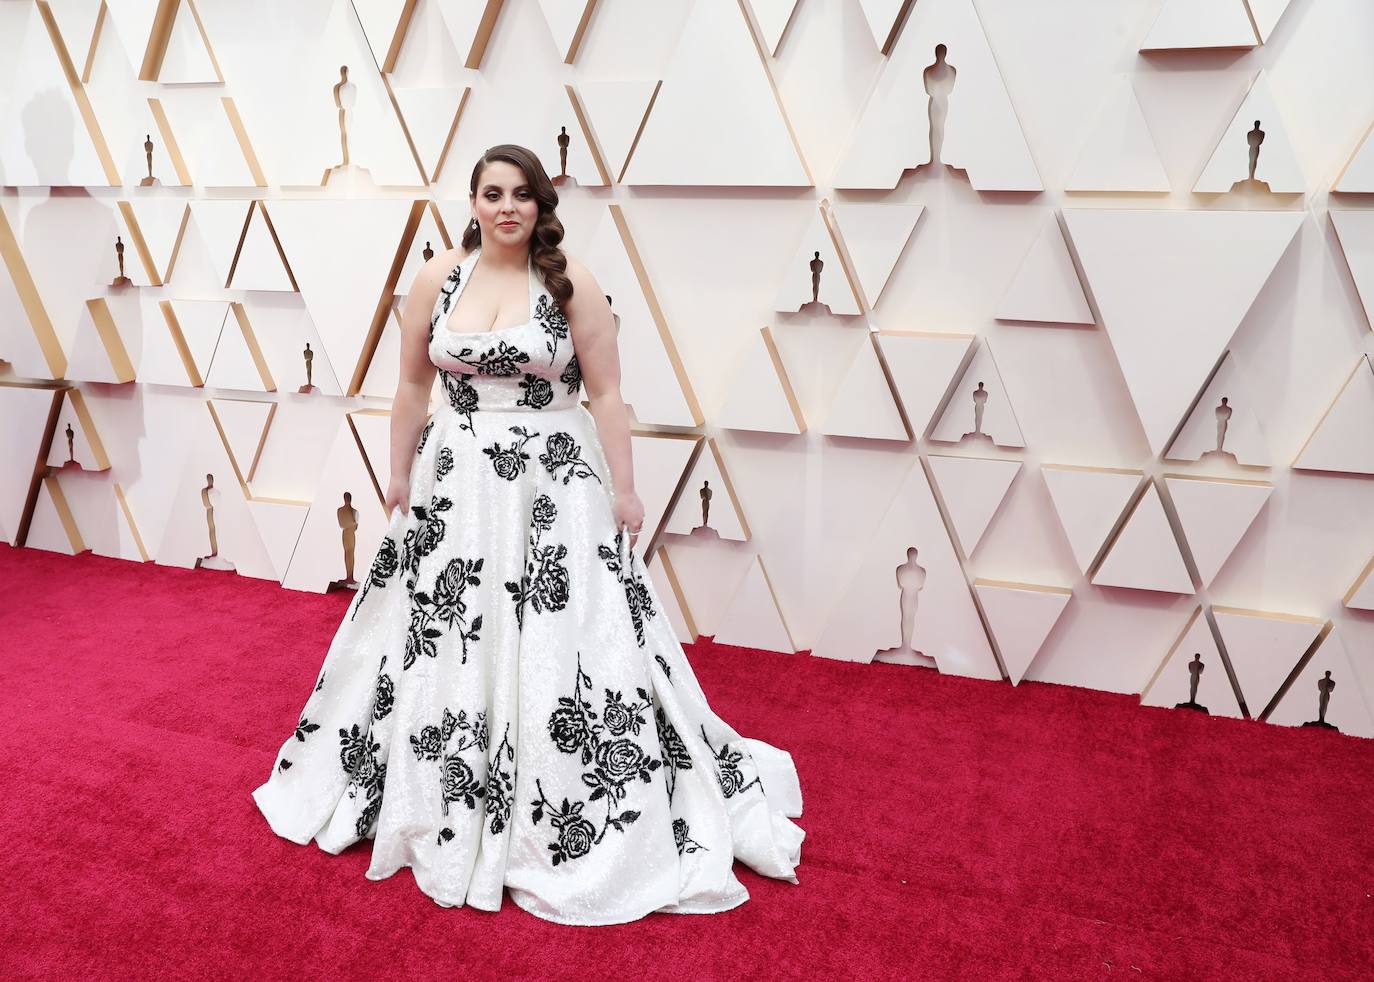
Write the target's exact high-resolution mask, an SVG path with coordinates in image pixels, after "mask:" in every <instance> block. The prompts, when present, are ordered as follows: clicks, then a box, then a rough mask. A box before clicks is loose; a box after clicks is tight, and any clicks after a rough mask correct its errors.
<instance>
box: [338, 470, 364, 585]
mask: <svg viewBox="0 0 1374 982" xmlns="http://www.w3.org/2000/svg"><path fill="white" fill-rule="evenodd" d="M337 514H338V517H339V529H340V536H339V538H340V543H341V545H342V546H343V561H344V578H343V579H342V580H337V581H335V583H333V584H331V586H334V585H337V586H341V587H343V588H344V589H346V590H356V589H358V587H359V585H360V584H359V583H358V581H357V580H355V579H354V578H353V561H354V558H355V554H356V552H357V546H358V509H356V508H354V507H353V493H352V492H351V491H345V492H344V494H343V504H342V505H340V506H339V509H338V512H337Z"/></svg>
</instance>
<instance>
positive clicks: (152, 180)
mask: <svg viewBox="0 0 1374 982" xmlns="http://www.w3.org/2000/svg"><path fill="white" fill-rule="evenodd" d="M143 156H145V157H147V158H148V176H147V177H145V178H144V179H143V180H141V181H139V182H138V186H139V187H141V188H150V187H153V186H154V185H157V184H159V183H161V182H160V181H158V179H157V178H156V177H154V176H153V134H151V133H145V134H144V139H143Z"/></svg>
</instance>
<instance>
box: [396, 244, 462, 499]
mask: <svg viewBox="0 0 1374 982" xmlns="http://www.w3.org/2000/svg"><path fill="white" fill-rule="evenodd" d="M461 259H462V250H461V249H459V250H453V249H450V250H446V251H445V252H442V253H439V254H438V255H436V256H435V257H434V258H433V259H430V260H429V261H428V262H426V263H425V264H424V265H423V266H422V267H420V271H419V272H418V273H416V274H415V281H414V282H413V283H412V284H411V287H410V292H409V293H408V294H407V295H406V301H405V308H404V310H403V311H402V313H401V367H400V377H399V379H398V380H397V382H396V396H395V398H394V399H393V400H392V403H391V483H390V484H389V485H388V486H387V492H386V499H385V507H386V513H387V517H388V518H390V516H391V513H392V509H394V508H397V507H399V508H400V509H401V511H402V512H407V511H409V510H410V467H411V464H413V463H414V461H415V445H416V444H417V443H418V442H419V441H420V431H421V430H422V429H424V425H425V417H426V415H427V414H428V412H429V393H430V390H431V389H433V387H434V372H435V366H434V363H433V362H432V361H430V360H429V319H430V317H431V316H433V314H434V304H435V302H436V301H437V300H438V299H439V290H440V289H441V288H442V287H443V284H444V280H446V279H447V278H448V274H449V273H451V272H452V271H453V267H454V266H456V265H458V263H459V262H460V261H461Z"/></svg>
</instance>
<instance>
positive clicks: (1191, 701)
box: [1174, 652, 1211, 716]
mask: <svg viewBox="0 0 1374 982" xmlns="http://www.w3.org/2000/svg"><path fill="white" fill-rule="evenodd" d="M1203 668H1204V666H1203V664H1202V653H1201V652H1197V653H1195V654H1194V655H1193V660H1192V661H1190V662H1189V663H1188V675H1189V679H1188V701H1187V702H1180V703H1175V704H1174V708H1175V709H1192V710H1194V711H1196V712H1199V713H1206V714H1207V715H1208V716H1210V715H1211V713H1208V712H1207V707H1206V706H1200V705H1198V701H1197V687H1198V683H1199V682H1200V681H1202V670H1203Z"/></svg>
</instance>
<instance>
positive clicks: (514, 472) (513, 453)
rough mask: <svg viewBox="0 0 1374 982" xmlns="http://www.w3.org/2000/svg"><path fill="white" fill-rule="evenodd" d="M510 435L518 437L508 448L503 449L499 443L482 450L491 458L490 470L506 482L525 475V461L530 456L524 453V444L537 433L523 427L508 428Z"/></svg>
mask: <svg viewBox="0 0 1374 982" xmlns="http://www.w3.org/2000/svg"><path fill="white" fill-rule="evenodd" d="M509 429H510V431H511V432H512V433H515V434H518V435H519V436H520V439H519V440H516V441H515V442H514V443H512V444H511V445H510V446H508V447H503V446H501V444H499V443H493V444H492V445H491V446H489V447H486V448H484V449H483V450H482V453H484V454H486V455H487V456H488V457H490V458H491V467H492V470H494V471H496V476H497V477H500V478H504V479H505V480H507V481H514V480H515V479H516V478H517V477H519V476H520V475H521V474H523V473H525V461H527V460H529V459H530V455H529V454H527V453H525V444H527V443H529V442H530V441H531V440H533V439H534V438H535V437H537V436H538V435H539V434H538V433H533V432H531V431H529V430H527V429H525V428H524V427H523V426H512V427H509Z"/></svg>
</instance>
